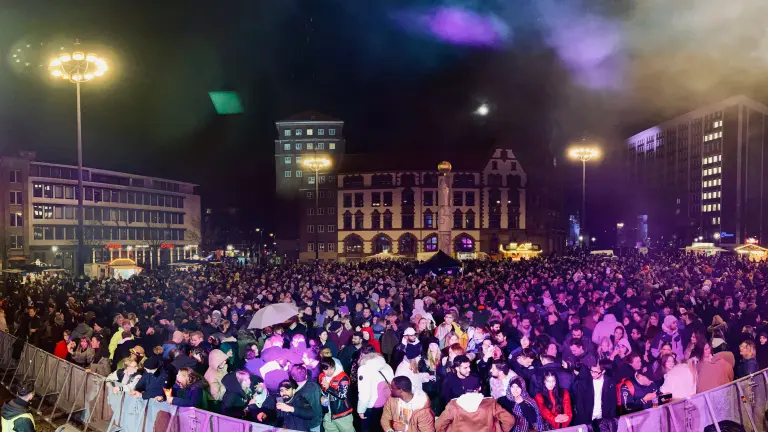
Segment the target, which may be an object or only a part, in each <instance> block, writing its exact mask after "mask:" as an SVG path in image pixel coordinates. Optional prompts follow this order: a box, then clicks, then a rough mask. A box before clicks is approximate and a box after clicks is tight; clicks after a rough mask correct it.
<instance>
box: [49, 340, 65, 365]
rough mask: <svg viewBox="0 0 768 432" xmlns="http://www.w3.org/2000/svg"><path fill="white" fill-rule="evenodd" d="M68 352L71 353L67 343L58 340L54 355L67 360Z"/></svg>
mask: <svg viewBox="0 0 768 432" xmlns="http://www.w3.org/2000/svg"><path fill="white" fill-rule="evenodd" d="M67 354H69V349H68V348H67V343H66V342H64V341H63V340H62V341H58V342H57V343H56V347H55V348H54V349H53V355H55V356H56V357H58V358H60V359H62V360H66V359H67Z"/></svg>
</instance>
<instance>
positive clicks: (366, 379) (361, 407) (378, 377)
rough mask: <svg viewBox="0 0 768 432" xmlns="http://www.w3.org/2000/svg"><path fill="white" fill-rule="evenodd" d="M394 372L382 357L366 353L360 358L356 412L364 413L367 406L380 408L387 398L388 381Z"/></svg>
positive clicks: (390, 380) (388, 391)
mask: <svg viewBox="0 0 768 432" xmlns="http://www.w3.org/2000/svg"><path fill="white" fill-rule="evenodd" d="M394 376H395V375H394V372H393V371H392V367H390V366H389V365H388V364H387V362H386V361H384V357H382V356H380V355H378V354H368V355H366V356H363V357H362V358H360V367H358V368H357V390H358V399H357V412H359V413H363V414H364V413H365V410H367V409H368V408H381V407H383V406H384V404H385V403H386V402H387V398H389V393H390V390H389V383H390V382H392V378H394Z"/></svg>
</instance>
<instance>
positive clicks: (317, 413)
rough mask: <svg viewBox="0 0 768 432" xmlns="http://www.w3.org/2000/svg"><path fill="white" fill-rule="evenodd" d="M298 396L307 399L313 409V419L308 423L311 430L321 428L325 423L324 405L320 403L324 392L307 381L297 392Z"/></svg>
mask: <svg viewBox="0 0 768 432" xmlns="http://www.w3.org/2000/svg"><path fill="white" fill-rule="evenodd" d="M296 396H301V397H303V398H304V399H306V400H307V401H308V402H309V405H310V407H311V408H312V419H310V420H309V421H308V425H309V428H314V427H318V426H320V423H322V422H323V405H322V403H321V402H320V398H321V397H322V396H323V391H322V390H321V389H320V385H319V384H317V383H316V382H314V381H307V382H306V383H304V385H303V386H301V388H300V389H298V390H296ZM294 397H295V396H294ZM284 427H286V426H284Z"/></svg>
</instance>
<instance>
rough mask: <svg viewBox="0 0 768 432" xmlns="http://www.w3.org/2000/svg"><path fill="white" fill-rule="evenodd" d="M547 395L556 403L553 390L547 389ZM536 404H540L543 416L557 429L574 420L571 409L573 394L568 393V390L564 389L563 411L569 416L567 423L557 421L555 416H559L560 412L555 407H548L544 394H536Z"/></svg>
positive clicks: (551, 401) (566, 425)
mask: <svg viewBox="0 0 768 432" xmlns="http://www.w3.org/2000/svg"><path fill="white" fill-rule="evenodd" d="M545 390H546V389H545ZM547 397H549V401H550V403H552V405H554V403H555V397H554V396H553V395H552V392H551V391H549V390H547ZM536 404H537V405H538V406H539V411H540V412H541V417H542V418H543V419H544V420H546V421H547V423H549V424H550V425H552V427H554V428H555V429H562V428H565V427H568V425H569V424H571V422H572V421H573V412H572V411H571V394H570V393H568V390H563V412H562V414H565V415H567V416H568V421H567V422H565V423H557V422H555V417H557V415H558V413H556V412H555V410H554V409H550V408H547V406H546V405H544V395H543V394H541V393H539V394H537V395H536Z"/></svg>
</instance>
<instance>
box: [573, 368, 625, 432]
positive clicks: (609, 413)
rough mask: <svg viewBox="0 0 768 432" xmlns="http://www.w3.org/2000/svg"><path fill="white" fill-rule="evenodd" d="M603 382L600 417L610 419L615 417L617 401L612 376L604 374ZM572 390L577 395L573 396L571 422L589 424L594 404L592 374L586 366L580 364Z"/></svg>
mask: <svg viewBox="0 0 768 432" xmlns="http://www.w3.org/2000/svg"><path fill="white" fill-rule="evenodd" d="M603 379H604V380H605V382H603V391H602V393H603V397H602V399H601V401H602V406H601V410H602V413H603V415H602V418H604V419H612V418H615V417H616V405H617V403H618V401H617V399H616V383H615V382H614V381H613V378H611V377H609V376H605V375H604V378H603ZM573 392H574V394H576V395H577V396H576V397H575V398H574V399H575V401H576V402H575V403H574V404H573V406H574V408H575V413H574V415H573V418H574V421H573V422H572V424H590V423H592V410H593V408H594V405H595V389H594V387H593V386H592V375H591V374H590V373H589V368H588V367H587V366H582V367H581V369H580V371H579V376H578V378H577V379H576V381H575V382H574V383H573Z"/></svg>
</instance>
